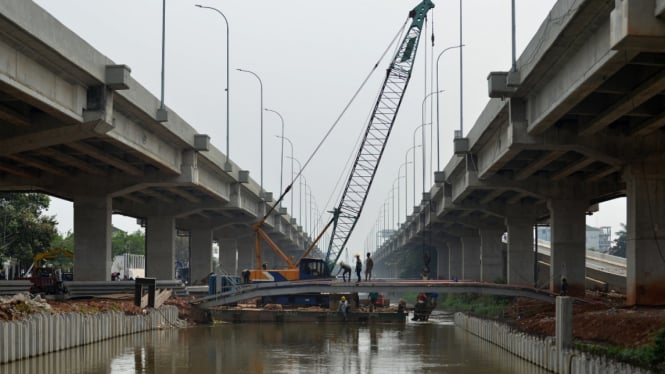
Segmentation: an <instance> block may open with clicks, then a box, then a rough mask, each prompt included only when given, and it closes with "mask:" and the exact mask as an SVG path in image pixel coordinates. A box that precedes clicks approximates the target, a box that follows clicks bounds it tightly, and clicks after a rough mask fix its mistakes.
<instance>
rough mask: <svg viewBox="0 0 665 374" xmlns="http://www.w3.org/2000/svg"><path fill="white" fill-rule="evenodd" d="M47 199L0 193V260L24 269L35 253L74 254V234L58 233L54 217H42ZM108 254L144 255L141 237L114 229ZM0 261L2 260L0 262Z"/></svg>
mask: <svg viewBox="0 0 665 374" xmlns="http://www.w3.org/2000/svg"><path fill="white" fill-rule="evenodd" d="M50 202H51V199H50V197H49V196H48V195H44V194H40V193H32V192H31V193H8V192H0V260H6V259H9V258H11V259H13V260H15V261H18V262H19V263H20V264H24V265H25V266H26V267H27V266H29V265H30V264H31V263H32V259H33V257H34V256H35V254H37V253H38V252H44V251H48V250H51V249H68V250H70V251H74V233H73V232H71V231H69V232H67V233H64V234H61V233H59V232H58V230H57V224H58V222H57V220H56V218H55V216H49V215H46V213H45V212H46V211H47V209H48V207H49V204H50ZM111 241H112V255H113V256H116V255H120V254H124V253H130V254H140V255H143V254H145V235H144V233H143V232H141V231H140V230H137V231H135V232H133V233H127V232H124V231H122V230H118V229H115V228H114V230H113V234H112V236H111ZM0 262H2V261H0Z"/></svg>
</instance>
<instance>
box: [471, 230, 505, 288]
mask: <svg viewBox="0 0 665 374" xmlns="http://www.w3.org/2000/svg"><path fill="white" fill-rule="evenodd" d="M504 231H505V230H497V229H480V230H478V233H479V234H480V280H482V281H483V282H496V281H500V280H502V279H503V269H504V263H503V246H504V244H503V243H502V242H501V236H503V233H504Z"/></svg>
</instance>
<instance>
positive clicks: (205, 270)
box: [189, 229, 212, 284]
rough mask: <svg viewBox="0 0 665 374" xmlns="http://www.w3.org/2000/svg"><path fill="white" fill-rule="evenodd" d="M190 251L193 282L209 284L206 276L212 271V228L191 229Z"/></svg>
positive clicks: (190, 269) (190, 268)
mask: <svg viewBox="0 0 665 374" xmlns="http://www.w3.org/2000/svg"><path fill="white" fill-rule="evenodd" d="M189 251H190V252H189V253H190V254H189V271H190V274H191V280H192V284H207V283H205V280H206V277H207V276H208V274H210V272H211V271H212V230H210V229H191V230H190V231H189ZM201 281H203V282H204V283H201Z"/></svg>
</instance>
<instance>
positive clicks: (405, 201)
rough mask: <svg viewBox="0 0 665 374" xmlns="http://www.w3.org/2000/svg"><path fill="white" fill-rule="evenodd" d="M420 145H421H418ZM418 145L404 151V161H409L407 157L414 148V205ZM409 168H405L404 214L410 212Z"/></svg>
mask: <svg viewBox="0 0 665 374" xmlns="http://www.w3.org/2000/svg"><path fill="white" fill-rule="evenodd" d="M414 136H415V134H414ZM418 147H420V146H418ZM416 148H417V147H416V146H415V145H414V146H413V147H409V149H407V150H406V152H405V153H404V163H407V158H408V157H409V152H410V151H411V150H412V149H413V191H414V192H413V194H414V205H415V193H416V192H415V191H416ZM408 175H409V174H408V170H406V169H405V170H404V178H405V179H404V215H407V214H408V212H409V207H408V204H409V199H408V196H409V186H408V185H407V183H408Z"/></svg>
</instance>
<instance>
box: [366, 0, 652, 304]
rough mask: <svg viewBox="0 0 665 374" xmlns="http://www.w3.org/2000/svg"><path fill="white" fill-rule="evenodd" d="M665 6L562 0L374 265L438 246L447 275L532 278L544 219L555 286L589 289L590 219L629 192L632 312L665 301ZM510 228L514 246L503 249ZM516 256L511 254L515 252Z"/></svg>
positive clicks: (500, 77)
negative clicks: (587, 250)
mask: <svg viewBox="0 0 665 374" xmlns="http://www.w3.org/2000/svg"><path fill="white" fill-rule="evenodd" d="M664 9H665V8H664V7H663V2H662V1H639V0H624V1H616V2H611V1H610V2H604V1H593V0H587V1H563V0H562V1H558V2H557V3H556V4H555V6H554V7H553V8H552V10H551V11H550V14H549V16H548V17H547V19H545V20H544V21H543V23H542V25H541V27H540V29H539V30H538V32H537V33H536V35H535V36H534V37H533V39H532V40H531V41H530V42H529V44H528V46H527V47H526V49H525V51H524V52H523V53H522V55H521V56H520V58H519V59H518V60H517V63H516V69H514V70H513V69H511V70H510V71H506V72H492V73H490V75H489V77H488V91H489V96H490V97H491V99H490V101H489V102H488V104H487V106H486V107H485V109H484V111H483V113H482V114H481V115H480V117H479V118H478V119H477V120H476V122H475V124H474V125H473V127H472V128H471V129H470V130H469V131H468V133H467V134H460V136H463V137H460V138H458V139H455V140H454V143H453V146H454V150H455V155H454V156H453V157H452V158H451V159H450V161H449V162H448V163H447V165H446V166H445V168H444V169H443V170H440V171H438V172H436V173H435V185H433V186H432V187H431V189H430V190H429V191H427V192H425V193H424V196H423V199H422V201H421V203H420V204H418V206H416V207H414V210H413V212H412V214H411V215H410V216H409V217H408V219H407V221H406V222H405V223H404V224H403V225H401V226H400V227H399V228H398V230H396V231H395V232H390V238H389V239H387V240H386V241H385V242H383V243H381V245H380V247H379V248H377V251H376V254H375V262H377V263H379V268H380V269H381V271H385V273H382V274H383V275H386V276H390V275H392V272H393V271H394V270H391V269H392V268H394V267H395V266H396V264H398V263H399V258H403V257H404V256H406V255H411V256H413V255H414V254H417V255H418V256H422V254H421V253H432V252H437V254H438V260H439V263H438V264H437V265H436V266H434V265H432V266H431V267H432V268H437V269H438V275H439V276H440V277H442V278H451V277H452V276H457V277H460V278H462V277H463V278H465V279H478V280H485V281H492V280H494V279H497V278H501V277H502V274H503V273H504V272H505V273H506V274H507V280H508V283H512V284H520V283H527V282H528V281H529V280H530V279H532V278H533V271H534V270H533V268H534V267H533V266H532V264H533V256H532V253H533V248H534V233H533V228H534V226H535V225H536V224H538V223H540V224H549V225H550V226H551V228H552V239H551V240H552V261H551V262H552V266H551V267H550V273H549V284H550V288H551V290H552V291H556V290H557V289H558V287H559V286H558V285H559V284H560V281H559V280H560V279H561V277H566V278H567V280H568V282H569V285H570V290H571V293H572V294H576V295H582V294H583V292H584V287H585V286H584V284H585V255H584V254H585V239H586V238H585V229H586V226H585V217H586V215H587V214H591V213H592V212H593V211H594V210H595V209H594V206H595V204H597V203H599V202H603V201H607V200H610V199H613V198H616V197H619V196H625V197H626V198H627V233H628V235H627V237H628V243H627V246H628V249H627V276H626V290H627V296H628V302H629V303H630V304H652V305H662V304H665V288H664V286H663V285H664V284H665V256H664V253H663V250H662V248H661V247H663V245H662V240H663V238H664V236H663V230H662V229H661V228H662V227H665V214H663V212H662V210H659V209H655V207H657V206H660V205H662V203H663V201H665V193H663V191H665V178H664V177H663V176H664V175H665V166H664V165H665V163H663V160H664V159H665V147H664V146H663V144H665V131H664V130H663V127H664V126H665V101H663V98H664V97H665V96H664V95H663V91H664V90H665V79H664V77H665V53H664V52H665V48H664V47H663V46H665V21H664V20H663V11H664ZM504 232H507V233H508V243H507V248H505V249H504V244H503V243H502V242H501V236H502V235H503V233H504ZM504 251H505V253H506V254H505V259H504V255H503V252H504Z"/></svg>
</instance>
